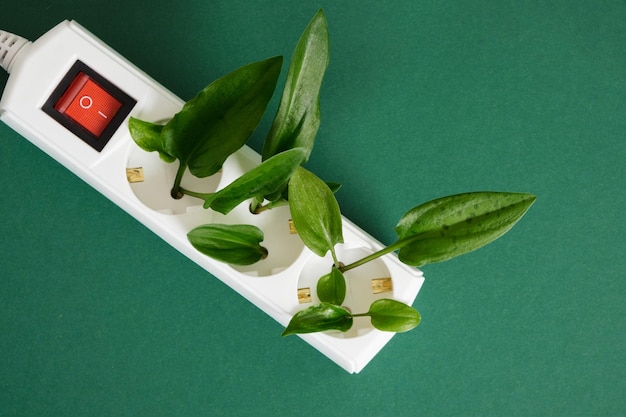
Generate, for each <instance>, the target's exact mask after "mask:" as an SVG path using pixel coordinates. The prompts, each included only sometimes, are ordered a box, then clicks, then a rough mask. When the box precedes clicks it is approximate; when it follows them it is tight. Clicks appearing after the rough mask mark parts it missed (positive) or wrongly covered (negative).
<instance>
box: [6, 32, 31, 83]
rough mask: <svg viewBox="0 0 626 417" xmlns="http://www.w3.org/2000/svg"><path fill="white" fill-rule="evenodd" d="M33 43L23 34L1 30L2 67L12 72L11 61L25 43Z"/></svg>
mask: <svg viewBox="0 0 626 417" xmlns="http://www.w3.org/2000/svg"><path fill="white" fill-rule="evenodd" d="M29 43H31V42H30V41H28V40H27V39H24V38H22V37H21V36H17V35H14V34H13V33H9V32H5V31H3V30H0V67H2V68H3V69H4V70H5V71H6V72H9V73H10V72H11V63H12V62H13V60H14V58H15V56H16V55H17V53H18V52H19V51H20V50H21V49H22V48H23V47H24V45H26V44H29Z"/></svg>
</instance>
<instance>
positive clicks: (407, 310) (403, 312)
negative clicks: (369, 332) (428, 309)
mask: <svg viewBox="0 0 626 417" xmlns="http://www.w3.org/2000/svg"><path fill="white" fill-rule="evenodd" d="M367 315H368V316H370V318H371V320H372V326H374V327H375V328H377V329H378V330H382V331H385V332H398V333H400V332H406V331H409V330H411V329H413V328H414V327H416V326H417V325H418V324H419V323H420V320H421V316H420V313H419V312H418V311H417V310H415V309H414V308H413V307H411V306H408V305H406V304H404V303H401V302H399V301H396V300H390V299H382V300H376V301H374V302H373V303H372V305H371V306H370V309H369V312H368V313H367Z"/></svg>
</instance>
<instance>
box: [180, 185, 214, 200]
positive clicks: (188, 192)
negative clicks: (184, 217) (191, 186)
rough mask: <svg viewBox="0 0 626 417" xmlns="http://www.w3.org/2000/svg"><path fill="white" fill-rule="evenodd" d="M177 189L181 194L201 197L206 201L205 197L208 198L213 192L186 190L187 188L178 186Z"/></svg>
mask: <svg viewBox="0 0 626 417" xmlns="http://www.w3.org/2000/svg"><path fill="white" fill-rule="evenodd" d="M178 189H179V191H180V193H181V194H183V195H188V196H191V197H196V198H199V199H201V200H205V201H206V199H207V198H209V197H210V196H211V195H212V194H214V193H197V192H195V191H191V190H187V189H185V188H183V187H179V188H178Z"/></svg>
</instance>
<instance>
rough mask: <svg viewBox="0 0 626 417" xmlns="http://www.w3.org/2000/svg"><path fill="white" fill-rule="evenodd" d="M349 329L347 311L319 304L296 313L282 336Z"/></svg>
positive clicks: (349, 323)
mask: <svg viewBox="0 0 626 417" xmlns="http://www.w3.org/2000/svg"><path fill="white" fill-rule="evenodd" d="M351 327H352V315H351V314H350V312H349V311H348V310H346V309H345V308H343V307H339V306H336V305H333V304H329V303H321V304H318V305H314V306H311V307H309V308H306V309H304V310H302V311H299V312H298V313H296V315H295V316H293V317H292V318H291V321H290V322H289V325H288V326H287V328H286V329H285V331H283V334H282V335H283V336H289V335H291V334H296V333H315V332H322V331H324V330H341V331H342V332H347V331H348V330H350V328H351Z"/></svg>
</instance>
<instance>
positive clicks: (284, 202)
mask: <svg viewBox="0 0 626 417" xmlns="http://www.w3.org/2000/svg"><path fill="white" fill-rule="evenodd" d="M287 204H289V202H288V201H287V200H278V201H272V202H271V203H267V204H259V205H256V206H253V204H250V212H251V213H253V214H259V213H263V212H264V211H268V210H272V209H274V208H276V207H280V206H285V205H287Z"/></svg>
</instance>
